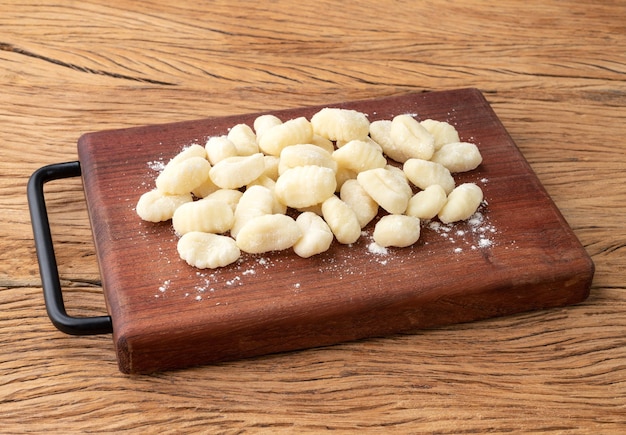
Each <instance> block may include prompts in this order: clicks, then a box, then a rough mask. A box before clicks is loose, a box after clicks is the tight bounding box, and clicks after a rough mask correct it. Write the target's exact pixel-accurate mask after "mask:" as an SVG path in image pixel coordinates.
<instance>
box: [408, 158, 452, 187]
mask: <svg viewBox="0 0 626 435" xmlns="http://www.w3.org/2000/svg"><path fill="white" fill-rule="evenodd" d="M403 170H404V173H405V174H406V177H407V178H408V179H409V181H411V183H413V184H415V185H416V186H417V187H419V188H420V189H426V188H427V187H428V186H432V185H433V184H438V185H440V186H441V187H443V189H444V190H445V191H446V194H448V193H450V192H452V189H454V186H455V181H454V178H453V177H452V174H450V171H449V170H448V169H447V168H446V167H445V166H443V165H441V164H439V163H435V162H431V161H429V160H422V159H409V160H407V161H406V162H404V166H403Z"/></svg>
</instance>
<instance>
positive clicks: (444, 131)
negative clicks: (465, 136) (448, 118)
mask: <svg viewBox="0 0 626 435" xmlns="http://www.w3.org/2000/svg"><path fill="white" fill-rule="evenodd" d="M420 124H422V127H424V128H425V129H426V130H427V131H428V132H429V133H430V134H432V135H433V137H434V138H435V151H437V150H438V149H440V148H441V147H442V146H443V145H445V144H448V143H452V142H459V141H460V140H461V139H459V133H458V132H457V131H456V128H454V126H453V125H452V124H450V123H448V122H445V121H436V120H434V119H425V120H423V121H421V122H420Z"/></svg>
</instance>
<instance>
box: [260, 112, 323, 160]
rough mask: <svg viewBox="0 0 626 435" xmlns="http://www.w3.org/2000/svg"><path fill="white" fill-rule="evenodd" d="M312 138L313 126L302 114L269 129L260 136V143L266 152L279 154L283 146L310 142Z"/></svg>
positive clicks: (273, 154)
mask: <svg viewBox="0 0 626 435" xmlns="http://www.w3.org/2000/svg"><path fill="white" fill-rule="evenodd" d="M312 139H313V127H312V126H311V123H310V122H309V120H307V119H306V118H305V117H303V116H301V117H299V118H295V119H290V120H289V121H285V122H284V123H282V124H278V125H275V126H273V127H271V128H269V129H267V130H266V131H264V132H263V134H262V135H261V137H259V138H258V143H259V149H260V150H261V151H263V152H264V153H265V154H269V155H272V156H279V155H280V152H281V151H282V150H283V148H285V147H288V146H289V145H297V144H306V143H310V142H311V140H312Z"/></svg>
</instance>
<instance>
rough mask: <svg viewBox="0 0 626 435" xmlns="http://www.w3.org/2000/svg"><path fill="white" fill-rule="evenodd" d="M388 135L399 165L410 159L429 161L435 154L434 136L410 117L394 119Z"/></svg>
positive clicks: (402, 116)
mask: <svg viewBox="0 0 626 435" xmlns="http://www.w3.org/2000/svg"><path fill="white" fill-rule="evenodd" d="M389 135H390V136H391V140H393V143H394V147H395V150H396V152H397V153H398V157H399V158H400V160H398V162H400V163H404V162H405V161H406V160H407V159H410V158H417V159H423V160H430V158H431V157H432V156H433V153H434V152H435V138H434V136H433V135H432V134H430V133H429V132H428V130H426V129H425V128H424V127H423V126H422V125H421V124H420V123H419V122H418V121H417V120H416V119H415V118H413V117H412V116H411V115H398V116H396V117H394V118H393V120H392V121H391V128H390V130H389ZM400 156H403V157H400Z"/></svg>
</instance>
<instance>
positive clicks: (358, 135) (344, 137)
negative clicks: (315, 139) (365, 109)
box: [311, 107, 370, 142]
mask: <svg viewBox="0 0 626 435" xmlns="http://www.w3.org/2000/svg"><path fill="white" fill-rule="evenodd" d="M311 125H312V126H313V131H314V132H315V133H316V134H319V135H320V136H322V137H325V138H327V139H329V140H332V141H344V142H348V141H351V140H354V139H357V140H364V139H365V138H366V137H367V135H368V133H369V125H370V122H369V120H368V119H367V115H365V114H364V113H361V112H358V111H356V110H350V109H340V108H335V107H325V108H323V109H321V110H320V111H319V112H317V113H316V114H314V115H313V116H312V117H311Z"/></svg>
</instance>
